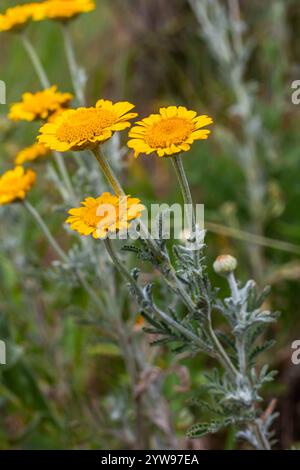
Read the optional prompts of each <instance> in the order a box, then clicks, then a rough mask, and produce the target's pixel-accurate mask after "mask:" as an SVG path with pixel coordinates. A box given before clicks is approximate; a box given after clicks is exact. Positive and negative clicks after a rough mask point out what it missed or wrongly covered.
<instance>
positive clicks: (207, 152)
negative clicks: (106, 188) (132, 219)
mask: <svg viewBox="0 0 300 470" xmlns="http://www.w3.org/2000/svg"><path fill="white" fill-rule="evenodd" d="M11 3H12V2H11V1H5V0H1V10H2V9H5V8H6V7H7V6H9V5H11ZM96 3H97V9H96V11H95V12H93V13H90V14H87V15H82V17H80V18H78V19H77V20H76V21H75V22H74V23H73V24H72V28H71V29H72V35H73V37H74V42H75V44H76V55H77V58H78V61H79V63H80V64H81V65H82V66H83V67H84V68H85V70H86V72H87V74H88V77H89V78H88V83H87V97H88V102H89V103H90V104H93V103H94V102H95V100H96V99H98V98H101V97H105V98H108V99H112V100H129V101H132V102H134V103H136V106H137V110H138V112H139V114H140V115H141V116H143V115H145V114H147V113H149V112H155V111H156V110H157V108H158V107H159V106H161V105H170V104H176V105H179V104H183V105H185V106H187V107H189V108H191V109H195V110H197V111H198V112H199V113H200V114H201V113H203V114H209V115H211V116H212V117H213V118H214V121H215V125H214V127H213V132H212V135H211V137H210V139H209V140H208V141H207V142H204V143H199V144H196V145H194V147H193V149H192V150H191V152H190V153H189V154H186V155H185V156H184V160H185V166H186V169H187V173H188V176H189V180H190V182H191V186H192V190H193V194H194V200H195V201H196V202H202V203H204V204H205V220H206V222H207V228H208V234H207V239H206V243H207V256H208V258H207V264H208V269H209V271H212V269H211V265H212V262H213V260H214V258H215V257H216V256H217V255H218V254H220V253H223V252H230V253H232V254H234V255H235V256H236V257H237V258H238V260H239V271H238V273H239V278H240V279H242V280H246V279H247V277H249V276H253V277H254V278H255V279H256V280H257V281H258V282H259V284H261V285H263V284H265V283H269V284H271V286H272V294H271V296H270V300H269V302H270V306H271V307H272V309H275V310H280V311H281V312H282V316H281V318H280V320H279V322H278V324H277V325H276V326H273V327H271V328H270V330H269V337H270V339H271V338H275V339H276V345H275V346H273V348H272V350H271V351H269V352H266V353H265V356H264V357H263V358H262V359H261V360H264V361H267V362H269V363H270V364H271V366H272V367H273V368H276V369H278V370H279V376H278V377H277V379H276V380H275V382H274V383H273V384H271V385H270V386H269V388H268V389H267V390H266V391H265V398H266V403H268V401H270V400H271V399H272V398H273V397H275V398H276V399H277V403H276V407H277V408H278V410H279V411H280V412H281V418H280V419H279V420H278V422H277V423H276V428H277V437H278V439H279V444H278V446H279V447H283V448H286V447H289V446H291V445H296V444H297V441H300V427H299V423H300V419H299V418H300V412H299V404H300V366H295V365H292V363H291V352H292V350H291V344H292V341H293V340H295V339H300V310H299V281H300V261H299V255H300V215H299V207H300V182H299V176H300V152H299V143H300V139H299V129H298V127H299V125H298V123H299V106H297V105H293V104H292V101H291V93H292V90H291V83H292V81H293V80H296V79H300V67H299V63H300V49H299V33H298V31H299V27H300V4H299V1H297V0H272V1H266V2H261V1H259V0H253V1H251V2H249V1H246V0H244V1H241V2H240V16H241V20H242V22H243V25H244V31H243V34H242V40H243V45H242V50H244V52H245V54H246V56H245V58H244V62H242V66H243V67H244V70H243V74H242V81H241V83H242V86H243V87H244V90H246V95H247V96H248V97H249V96H250V98H251V106H250V112H249V114H248V115H247V114H246V115H245V114H244V115H243V114H242V112H240V111H239V110H238V109H236V106H235V105H236V100H237V96H236V94H235V90H234V87H233V82H232V77H230V75H229V73H230V70H231V69H232V68H233V66H232V64H231V65H230V67H228V66H227V67H226V66H225V67H224V64H223V65H222V63H221V64H220V61H219V60H218V57H217V56H216V54H214V52H213V51H212V44H211V43H209V40H207V38H205V35H204V33H205V30H204V28H203V25H201V22H199V18H198V19H197V17H196V15H195V11H193V10H192V8H191V4H192V2H189V1H187V0H172V1H168V0H114V1H110V0H97V1H96ZM220 3H221V4H222V5H224V6H225V7H226V9H228V8H230V7H231V8H233V7H234V5H235V3H236V2H230V1H229V2H227V1H225V0H224V1H222V2H220ZM232 11H233V13H232V14H233V16H234V14H236V11H235V10H232ZM235 19H239V18H236V17H235ZM29 34H30V37H31V38H32V40H33V42H34V44H35V46H36V48H37V51H38V53H39V55H40V57H41V58H42V61H43V64H44V66H45V68H46V69H47V72H48V74H49V77H50V79H51V82H52V83H53V84H57V85H58V87H59V88H60V89H61V90H62V91H70V90H71V82H70V78H69V74H68V70H67V67H66V65H65V59H64V51H63V47H62V37H61V32H60V30H59V27H58V26H57V25H56V24H55V23H52V22H43V23H42V24H34V25H31V26H30V28H29ZM217 40H218V39H217V38H216V44H215V46H216V48H217V49H218V48H221V47H222V44H218V42H217ZM0 41H1V54H0V67H1V69H0V70H1V72H0V79H1V80H4V81H5V82H6V83H7V103H8V105H9V104H10V103H12V102H14V101H16V100H18V99H19V98H20V96H21V94H22V93H23V92H24V91H35V90H38V89H39V88H40V87H39V82H38V79H37V77H36V76H35V73H34V71H33V70H32V68H31V66H30V64H29V62H28V58H27V57H26V55H25V53H24V50H23V49H22V47H21V44H20V41H19V38H18V37H16V36H15V35H12V34H4V33H1V37H0ZM238 65H239V64H238ZM7 109H8V107H7V106H3V105H2V106H1V108H0V113H1V116H0V132H1V134H0V161H1V172H2V171H4V170H5V169H7V168H8V167H9V166H10V165H11V164H12V162H13V158H14V156H15V154H16V151H17V150H18V149H19V148H21V147H22V146H25V145H30V144H31V142H33V139H34V136H35V133H36V130H37V126H35V125H27V124H23V123H22V124H20V125H15V124H11V123H9V122H8V121H7V119H6V113H7ZM252 118H255V119H252ZM247 123H249V125H247ZM253 126H254V127H253ZM122 138H123V139H124V142H125V140H126V136H125V135H123V136H122ZM249 142H250V143H249ZM242 147H245V148H246V149H247V148H248V149H249V148H250V149H251V151H252V152H254V153H255V165H256V169H255V170H256V175H259V181H257V179H256V180H255V177H254V180H253V179H252V180H251V177H250V179H249V172H248V173H247V170H245V168H247V165H244V166H243V164H241V155H240V150H241V148H242ZM124 163H126V168H125V171H124V173H123V182H124V185H125V186H126V188H127V190H128V191H129V192H130V193H132V194H136V195H139V196H140V197H141V198H142V199H143V201H144V202H145V203H146V204H150V203H151V202H157V201H160V202H174V201H176V200H177V201H180V195H179V193H178V188H177V185H176V184H175V183H174V177H173V173H172V168H171V166H170V164H169V162H168V161H167V160H166V161H161V160H160V161H158V159H156V158H153V157H148V158H141V159H139V160H138V161H134V160H133V156H132V155H131V154H128V155H126V156H125V162H124ZM252 163H253V160H252ZM69 165H71V166H72V162H70V163H69ZM247 178H248V179H247ZM247 185H248V189H247ZM247 191H248V192H247ZM260 191H261V192H262V194H263V196H262V198H261V199H259V204H261V210H256V209H255V203H254V208H253V207H252V209H251V201H250V199H251V195H253V194H254V201H255V195H256V194H257V192H258V193H259V192H260ZM249 194H250V196H249ZM46 196H49V203H48V204H47V203H46V205H45V206H44V209H43V210H44V216H45V217H47V216H48V217H49V224H51V228H52V231H53V232H54V233H56V236H57V237H58V238H59V237H61V239H62V241H63V243H67V242H66V241H65V239H64V237H65V235H64V234H63V231H62V229H61V221H62V217H64V214H62V213H60V210H59V207H58V209H57V210H56V211H55V213H53V201H54V202H55V196H53V195H52V194H51V187H50V186H49V188H48V187H47V186H39V185H37V188H36V189H35V190H34V194H33V196H32V198H33V200H34V201H35V202H36V204H37V205H39V204H40V201H41V199H44V198H45V197H46ZM252 205H253V204H252ZM45 207H46V209H45ZM50 216H51V217H50ZM228 227H230V228H231V229H234V230H233V232H231V233H230V234H228V229H227V228H228ZM252 233H256V234H257V233H258V235H259V236H260V238H259V240H257V239H256V238H253V236H252ZM0 234H1V238H0V246H1V252H0V339H5V340H7V341H9V343H10V344H11V353H10V354H11V355H12V356H11V357H13V361H12V360H11V361H10V364H9V367H8V366H7V367H6V369H5V370H4V369H2V366H1V370H0V373H1V382H0V447H1V448H18V447H21V448H78V447H83V448H99V447H100V448H122V446H123V447H124V440H123V441H122V439H121V438H120V436H119V435H118V433H117V432H116V430H117V429H116V428H117V427H118V426H119V425H118V416H117V415H118V412H117V411H115V415H114V406H115V405H113V404H114V403H116V402H118V399H117V398H116V397H118V395H121V394H122V393H123V392H124V393H123V394H126V393H127V392H126V384H127V378H126V374H125V371H124V364H123V360H122V357H120V355H119V353H118V349H117V348H113V347H107V345H106V348H105V347H103V348H102V349H101V348H98V349H97V348H94V349H93V348H92V345H93V344H95V341H96V339H95V338H96V337H97V336H98V335H101V331H98V330H97V328H96V327H95V326H93V327H92V328H91V327H88V326H83V325H81V324H80V323H79V322H78V317H79V316H80V307H82V308H83V309H84V308H86V306H87V299H86V296H85V294H84V292H82V290H81V289H79V288H74V289H69V290H66V289H65V286H64V284H63V282H55V279H53V278H52V277H51V275H49V274H48V271H47V269H48V268H49V267H50V264H51V261H52V260H53V258H55V255H54V254H53V252H52V251H51V250H50V249H49V248H48V247H47V245H46V242H45V241H44V239H43V236H42V235H41V233H40V232H39V230H38V229H37V228H36V227H35V226H34V225H33V223H32V221H31V220H29V219H28V216H27V215H25V214H23V213H22V211H21V210H18V209H17V208H15V207H14V208H13V210H11V208H5V209H1V211H0ZM232 235H234V236H232ZM274 240H275V242H274ZM257 242H259V243H258V244H257ZM282 242H284V243H282ZM257 257H259V263H257V261H256V260H257ZM211 275H212V279H213V281H214V283H215V284H218V285H220V287H221V288H222V289H224V293H225V294H226V287H225V285H223V281H222V279H220V278H217V277H216V276H215V275H214V273H213V272H211ZM74 305H75V307H74ZM124 308H127V306H126V305H125V307H124ZM78 312H79V315H78ZM172 361H174V359H173V355H172V353H170V352H169V351H168V350H167V349H165V350H164V349H162V350H161V351H160V354H159V359H157V361H156V365H157V367H161V368H162V370H169V369H170V367H172V365H174V364H173V362H172ZM179 363H180V364H181V365H180V366H179ZM210 366H211V363H210V362H209V361H207V360H206V359H205V358H200V359H199V357H198V358H196V359H190V358H185V357H183V358H182V360H181V361H178V362H177V363H176V367H177V369H172V370H171V371H169V372H168V374H167V378H166V379H165V380H164V383H163V386H162V388H161V393H162V394H163V396H164V397H165V398H166V399H167V401H168V402H169V403H171V409H172V413H173V415H174V428H173V430H172V432H173V434H174V435H175V436H177V438H178V439H182V441H181V442H183V441H184V433H185V430H186V428H187V426H188V425H189V424H192V423H193V422H194V419H195V414H196V415H197V413H198V417H199V412H198V411H196V410H194V409H193V408H192V407H191V406H190V405H189V404H188V402H187V399H188V397H189V394H190V392H191V391H192V390H195V389H196V388H197V385H199V384H200V383H201V380H202V379H201V377H202V373H203V371H204V369H205V368H206V367H210ZM180 367H183V368H180ZM178 368H179V369H178ZM178 370H179V372H178ZM188 371H189V372H188ZM187 375H189V377H188V378H187V377H186V376H187ZM178 381H181V382H182V381H183V382H187V383H188V385H187V384H186V383H185V387H182V388H183V389H184V390H182V391H181V392H178V390H177V389H176V386H177V387H178ZM112 397H114V398H112ZM114 400H115V401H114ZM121 402H122V403H126V399H124V396H123V397H122V399H121V398H120V403H121ZM119 411H120V410H119ZM122 412H123V411H122V410H121V411H120V413H121V414H122ZM129 419H130V417H129ZM107 423H109V424H107ZM182 445H189V446H191V445H195V443H194V444H192V443H186V442H185V444H182ZM203 446H205V447H208V448H210V447H216V448H220V447H226V448H232V447H235V446H236V443H235V441H234V433H233V432H232V431H229V432H227V433H224V434H222V435H219V436H217V437H213V438H211V439H210V438H208V439H206V440H205V441H204V443H203Z"/></svg>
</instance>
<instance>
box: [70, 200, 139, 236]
mask: <svg viewBox="0 0 300 470" xmlns="http://www.w3.org/2000/svg"><path fill="white" fill-rule="evenodd" d="M81 204H82V207H76V208H74V209H70V210H69V212H68V213H69V214H70V217H68V219H67V220H66V222H67V223H68V224H70V227H71V229H72V230H75V231H76V232H78V233H80V235H93V237H94V238H102V239H103V238H106V237H107V236H108V235H109V234H112V233H116V232H118V231H119V230H123V229H127V228H128V227H129V225H130V221H132V220H134V219H137V218H138V217H140V216H141V212H142V211H143V210H144V209H145V208H144V206H143V205H142V204H140V200H139V199H137V198H132V197H130V196H121V197H118V196H115V195H113V194H110V193H107V192H106V193H103V194H101V196H99V197H97V198H96V199H94V198H92V197H88V198H86V199H85V200H84V201H83V202H82V203H81Z"/></svg>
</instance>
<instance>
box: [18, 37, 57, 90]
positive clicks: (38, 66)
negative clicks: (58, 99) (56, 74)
mask: <svg viewBox="0 0 300 470" xmlns="http://www.w3.org/2000/svg"><path fill="white" fill-rule="evenodd" d="M20 37H21V40H22V43H23V46H24V49H25V50H26V52H27V54H28V56H29V58H30V60H31V62H32V65H33V68H34V70H35V72H36V74H37V76H38V77H39V80H40V82H41V85H42V87H43V88H49V87H50V82H49V80H48V77H47V74H46V72H45V69H44V67H43V65H42V63H41V61H40V58H39V56H38V55H37V53H36V50H35V48H34V47H33V44H32V42H31V41H30V39H29V38H28V36H27V35H26V34H25V33H22V34H21V36H20Z"/></svg>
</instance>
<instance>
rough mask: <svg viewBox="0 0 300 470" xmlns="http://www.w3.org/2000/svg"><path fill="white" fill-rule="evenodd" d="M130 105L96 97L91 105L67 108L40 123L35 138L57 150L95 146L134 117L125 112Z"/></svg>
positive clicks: (126, 124)
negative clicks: (38, 131) (55, 116)
mask: <svg viewBox="0 0 300 470" xmlns="http://www.w3.org/2000/svg"><path fill="white" fill-rule="evenodd" d="M133 108H134V105H133V104H131V103H128V102H127V101H120V102H119V103H112V102H111V101H108V100H99V101H97V103H96V106H95V107H92V108H78V109H70V110H68V111H65V112H63V113H62V114H61V115H59V116H58V117H57V118H56V119H54V121H53V122H51V123H47V124H45V125H44V126H42V127H41V129H40V135H39V136H38V140H39V142H42V143H43V144H45V145H46V147H48V148H50V149H52V150H57V151H60V152H65V151H67V150H71V149H72V150H82V149H85V148H87V147H90V148H92V147H95V146H97V145H98V144H99V142H104V141H105V140H107V139H109V138H110V137H111V136H112V135H113V133H114V132H115V131H121V130H123V129H126V128H127V127H130V125H131V124H130V122H129V121H128V120H129V119H133V118H134V117H136V116H137V114H136V113H129V112H128V111H130V110H131V109H133Z"/></svg>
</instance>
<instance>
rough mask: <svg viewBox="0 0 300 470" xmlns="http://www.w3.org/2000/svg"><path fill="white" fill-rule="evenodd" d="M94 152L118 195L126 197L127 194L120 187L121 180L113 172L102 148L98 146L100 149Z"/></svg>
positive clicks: (97, 148) (93, 150)
mask: <svg viewBox="0 0 300 470" xmlns="http://www.w3.org/2000/svg"><path fill="white" fill-rule="evenodd" d="M92 152H93V154H94V156H95V157H96V159H97V161H98V163H99V165H100V168H101V170H102V172H103V174H104V176H105V178H106V179H107V181H108V182H109V184H110V185H111V187H112V189H113V190H114V192H115V193H116V195H117V196H124V194H125V192H124V190H123V188H122V186H121V185H120V183H119V180H118V178H117V177H116V175H115V173H114V171H113V170H112V168H111V166H110V164H109V163H108V161H107V158H106V157H105V156H104V155H103V153H102V152H101V150H100V147H99V146H98V147H95V148H93V149H92Z"/></svg>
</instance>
